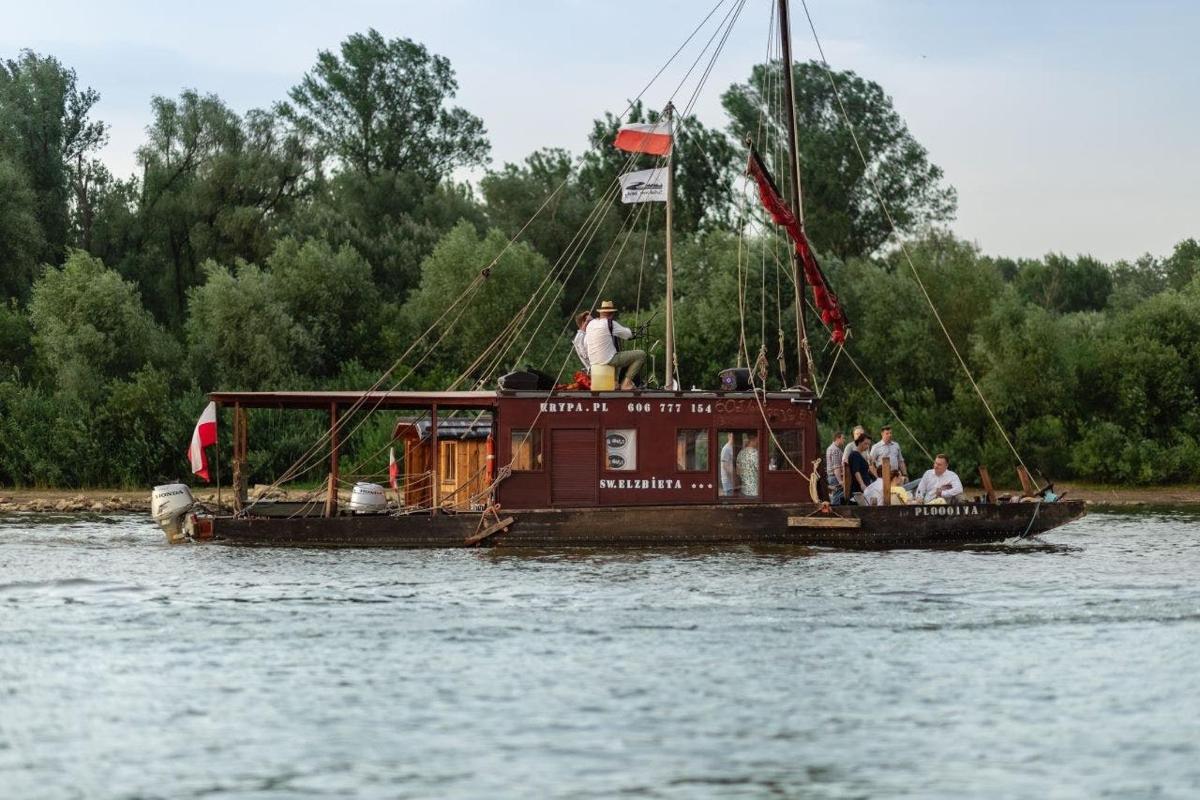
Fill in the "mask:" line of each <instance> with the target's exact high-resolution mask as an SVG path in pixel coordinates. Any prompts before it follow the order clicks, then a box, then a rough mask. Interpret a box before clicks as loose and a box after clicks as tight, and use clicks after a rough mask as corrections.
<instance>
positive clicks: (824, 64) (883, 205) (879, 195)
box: [800, 0, 1029, 471]
mask: <svg viewBox="0 0 1200 800" xmlns="http://www.w3.org/2000/svg"><path fill="white" fill-rule="evenodd" d="M800 1H801V4H802V5H803V6H804V16H805V17H806V18H807V19H808V27H809V30H811V31H812V35H813V42H814V43H815V44H816V46H817V52H818V53H819V54H820V56H821V68H822V69H823V70H824V72H825V77H826V78H827V79H828V80H829V85H830V87H831V88H832V89H833V96H834V98H835V99H836V100H837V104H838V109H839V110H840V111H841V113H842V119H843V120H844V121H845V123H846V128H847V130H849V132H850V139H851V141H852V142H854V149H855V150H856V151H857V152H858V157H859V159H861V160H862V164H863V169H864V176H865V177H866V179H867V181H868V182H869V183H870V185H871V190H872V191H873V192H874V194H875V198H876V199H877V200H878V201H879V208H880V210H882V211H883V214H884V216H885V217H886V218H887V221H888V225H889V226H890V227H891V229H892V233H894V234H895V235H896V238H897V241H898V242H899V245H900V252H901V253H902V254H903V255H904V260H905V262H907V263H908V267H909V269H910V270H911V271H912V274H913V277H914V278H916V281H917V286H918V287H920V289H921V294H922V295H924V296H925V302H926V303H928V304H929V308H930V310H931V311H932V312H933V317H934V319H936V320H937V323H938V327H940V328H941V329H942V333H943V334H945V336H946V341H947V342H949V343H950V349H951V350H952V351H953V352H954V357H955V358H956V359H958V363H959V365H960V366H961V367H962V369H963V372H964V373H965V374H966V376H967V380H968V381H970V382H971V387H972V388H973V389H974V390H975V394H976V395H978V396H979V401H980V402H981V403H983V407H984V409H986V410H987V413H988V416H989V417H991V418H992V422H993V423H995V425H996V430H998V431H1000V435H1001V436H1002V437H1003V438H1004V443H1005V444H1007V445H1008V449H1009V450H1011V451H1012V454H1013V457H1015V458H1016V459H1017V463H1018V464H1020V465H1021V467H1022V468H1024V469H1025V470H1026V471H1028V469H1029V468H1028V467H1026V466H1025V461H1024V460H1023V459H1022V458H1021V454H1020V453H1018V452H1017V448H1016V447H1015V446H1014V445H1013V443H1012V440H1011V439H1010V438H1009V437H1008V432H1007V431H1005V430H1004V426H1003V425H1001V424H1000V420H999V418H998V417H997V416H996V412H995V411H993V410H992V406H991V404H990V403H988V401H987V398H986V397H984V395H983V390H982V389H980V388H979V384H978V383H976V381H975V376H974V375H973V374H971V369H970V367H968V366H967V362H966V359H964V358H963V357H962V353H960V352H959V350H958V346H957V345H956V344H955V343H954V338H953V337H952V336H951V335H950V331H949V330H948V329H947V328H946V323H945V322H943V321H942V315H941V314H940V313H938V310H937V306H935V305H934V304H933V298H931V297H930V296H929V290H928V289H926V288H925V281H923V280H921V274H920V272H918V271H917V266H916V264H914V263H913V260H912V256H911V255H910V254H909V252H908V247H907V246H906V245H905V244H904V240H903V239H901V238H900V230H899V228H898V227H897V225H896V221H895V219H893V218H892V212H891V209H889V208H888V205H887V202H886V201H885V200H884V198H883V192H882V191H881V190H880V188H879V182H878V181H877V180H876V179H875V176H874V175H873V174H872V173H871V171H870V165H869V164H868V162H867V157H866V154H865V153H864V152H863V149H862V145H861V144H860V143H859V141H858V133H857V132H856V131H855V129H854V125H853V124H852V123H851V122H850V115H849V114H848V113H847V111H846V105H845V103H844V102H842V93H841V91H840V90H839V89H838V84H837V80H836V79H835V78H834V77H833V71H832V70H831V69H830V67H829V61H828V60H827V59H826V58H825V49H824V48H823V47H822V46H821V37H820V36H818V35H817V28H816V25H815V24H814V23H813V18H812V14H811V13H809V10H808V0H800Z"/></svg>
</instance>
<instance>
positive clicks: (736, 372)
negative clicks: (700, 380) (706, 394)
mask: <svg viewBox="0 0 1200 800" xmlns="http://www.w3.org/2000/svg"><path fill="white" fill-rule="evenodd" d="M717 375H718V376H719V377H720V378H721V391H722V392H748V391H750V370H749V369H747V368H746V367H731V368H729V369H723V370H721V371H720V372H718V373H717Z"/></svg>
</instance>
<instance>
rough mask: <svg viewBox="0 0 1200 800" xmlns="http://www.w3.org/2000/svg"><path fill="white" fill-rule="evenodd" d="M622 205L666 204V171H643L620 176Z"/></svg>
mask: <svg viewBox="0 0 1200 800" xmlns="http://www.w3.org/2000/svg"><path fill="white" fill-rule="evenodd" d="M621 202H622V203H665V202H667V171H666V169H644V170H642V171H640V172H628V173H626V174H624V175H622V176H621Z"/></svg>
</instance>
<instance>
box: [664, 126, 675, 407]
mask: <svg viewBox="0 0 1200 800" xmlns="http://www.w3.org/2000/svg"><path fill="white" fill-rule="evenodd" d="M663 114H664V116H666V118H667V136H669V137H670V140H671V150H670V152H669V153H667V237H666V238H667V308H666V312H667V322H666V333H665V336H664V337H663V338H664V339H665V340H666V344H665V347H666V352H665V354H664V358H663V360H664V361H665V362H666V365H665V373H666V374H665V377H664V380H663V388H664V389H674V388H675V267H674V263H673V260H672V256H671V226H672V221H673V219H674V214H673V212H672V206H673V205H674V196H675V131H674V127H675V119H674V118H675V106H674V105H672V104H671V103H667V107H666V108H665V109H663Z"/></svg>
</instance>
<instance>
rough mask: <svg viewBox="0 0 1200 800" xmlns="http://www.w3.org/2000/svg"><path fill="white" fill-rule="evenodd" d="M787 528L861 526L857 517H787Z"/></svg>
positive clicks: (860, 521)
mask: <svg viewBox="0 0 1200 800" xmlns="http://www.w3.org/2000/svg"><path fill="white" fill-rule="evenodd" d="M787 524H788V527H789V528H861V527H862V520H861V519H859V518H858V517H788V518H787Z"/></svg>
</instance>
